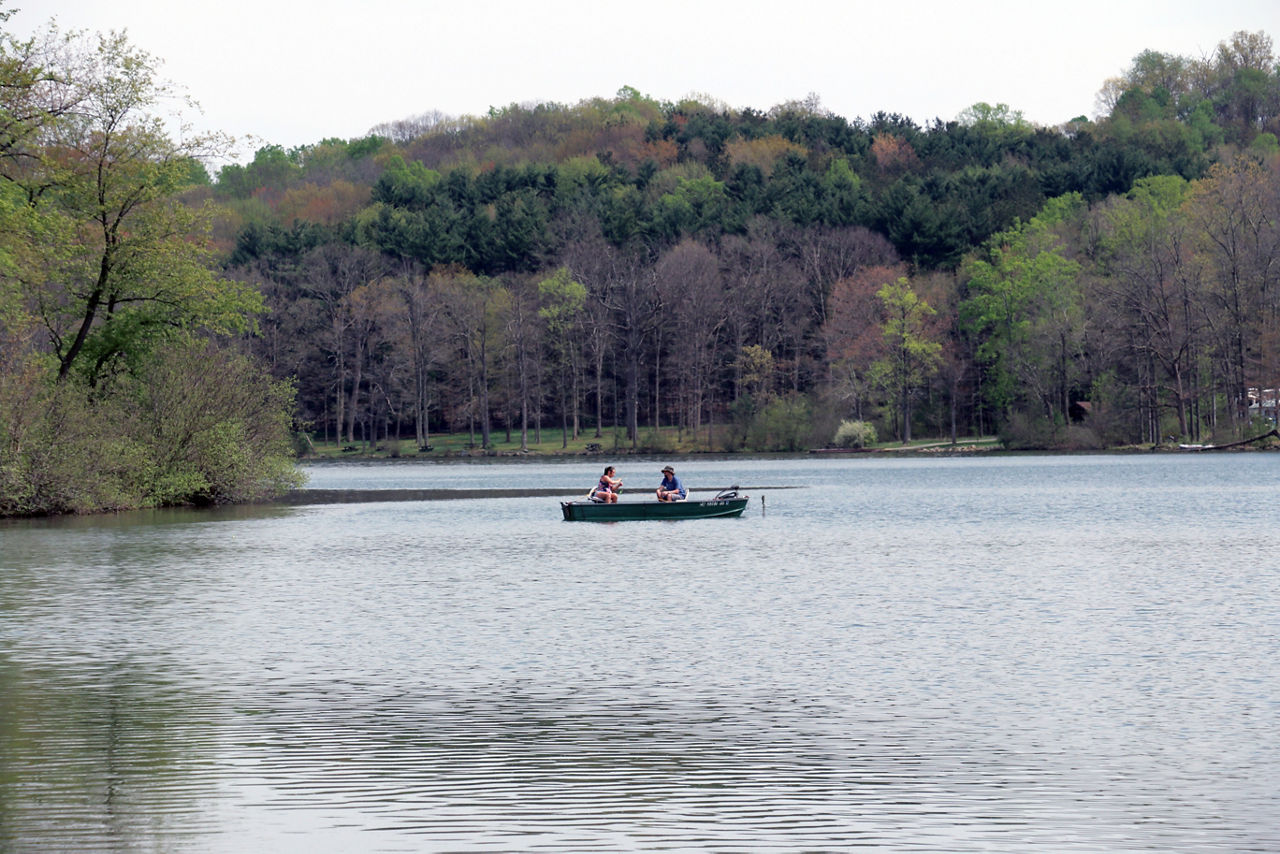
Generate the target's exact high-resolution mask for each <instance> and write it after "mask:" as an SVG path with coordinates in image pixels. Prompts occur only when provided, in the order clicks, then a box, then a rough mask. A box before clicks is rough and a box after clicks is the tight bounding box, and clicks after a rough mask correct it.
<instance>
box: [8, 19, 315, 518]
mask: <svg viewBox="0 0 1280 854" xmlns="http://www.w3.org/2000/svg"><path fill="white" fill-rule="evenodd" d="M55 36H56V33H54V32H53V31H52V30H51V33H50V38H51V39H52V40H53V41H54V42H56V43H57V44H58V49H57V50H55V51H52V52H50V53H49V54H48V55H47V56H45V59H47V60H48V61H50V62H52V63H54V66H52V67H50V68H37V67H36V66H34V65H32V64H30V63H31V62H32V58H33V57H34V56H35V53H33V52H32V51H29V50H25V48H24V50H23V51H20V52H18V53H14V52H12V51H13V48H14V45H13V43H12V42H10V41H9V40H8V39H6V38H4V37H3V36H0V73H3V74H4V78H3V79H0V119H2V120H3V122H4V129H5V130H4V134H3V136H0V178H3V179H4V180H2V181H0V515H29V514H40V513H67V512H90V511H101V510H115V509H122V508H130V507H139V506H146V505H158V504H168V503H178V502H191V501H199V502H217V501H229V500H242V499H245V498H251V497H257V496H261V495H264V494H269V493H271V492H273V491H276V490H278V489H281V488H283V487H285V486H287V485H288V484H289V483H291V482H292V481H293V475H292V465H291V461H290V457H289V445H288V426H289V423H288V422H289V416H288V413H289V411H290V409H291V405H292V392H291V389H290V388H289V387H288V386H287V385H281V384H280V383H278V382H276V381H274V380H272V379H270V378H269V377H267V376H266V375H265V373H264V372H263V371H261V370H260V369H258V368H256V367H254V366H253V364H252V363H250V362H249V361H248V360H247V359H246V358H245V357H243V356H239V355H237V354H234V353H232V352H231V351H229V350H224V349H222V348H220V347H218V346H216V345H214V344H212V343H210V342H211V340H212V339H213V338H214V337H217V336H231V335H241V334H244V333H247V332H251V331H253V330H254V329H255V328H256V327H255V322H256V318H257V315H258V314H259V313H261V312H262V310H263V301H262V296H261V294H260V293H259V292H258V291H257V290H255V289H253V288H250V287H248V286H247V285H244V284H241V283H238V282H235V281H231V280H228V279H225V278H224V277H222V276H221V275H219V274H218V273H217V272H215V269H214V267H215V265H214V259H213V256H212V254H211V250H210V245H209V244H210V227H211V211H210V210H209V209H208V208H201V207H196V206H192V205H191V204H188V203H186V202H184V201H183V199H182V198H181V195H182V194H183V193H185V191H187V190H189V189H191V188H192V187H193V185H199V184H201V183H207V175H206V174H205V173H204V171H203V167H202V166H200V164H199V161H198V160H197V159H196V155H197V154H198V153H209V152H214V153H216V152H217V151H218V150H219V146H220V145H221V143H222V142H223V140H222V138H221V137H220V136H218V135H213V136H204V137H195V138H191V139H188V140H186V141H184V142H182V143H175V142H174V141H172V140H171V139H169V137H168V136H167V135H166V133H165V129H164V128H165V126H164V122H163V121H162V120H161V119H160V118H158V117H157V116H156V115H155V112H154V111H155V109H156V107H157V105H158V104H159V103H161V102H166V101H167V100H168V99H169V98H170V97H171V95H172V92H171V91H170V89H169V87H168V86H167V85H165V84H163V83H161V82H159V81H158V80H157V79H156V78H155V77H154V69H155V67H156V61H155V60H154V58H153V57H151V56H149V55H148V54H146V53H145V52H142V51H139V50H137V49H135V48H133V47H131V46H130V45H129V44H128V42H127V41H126V39H125V37H124V36H123V35H122V34H117V33H113V34H111V35H109V36H100V37H98V38H97V39H96V40H92V41H89V40H85V39H84V38H83V37H80V36H73V37H69V38H67V39H65V40H58V39H56V38H54V37H55ZM28 47H29V46H28ZM29 75H30V76H29ZM34 79H39V81H40V85H38V86H37V85H33V84H32V82H31V81H32V80H34ZM15 107H22V108H23V109H22V110H21V114H19V112H18V111H16V110H15ZM27 107H34V108H33V109H27ZM278 159H279V158H278V157H277V153H276V152H265V153H264V154H263V157H262V160H263V162H264V163H265V162H274V161H275V160H278ZM162 398H163V400H164V405H158V402H159V401H160V400H161V399H162ZM184 425H185V432H184ZM282 439H283V441H282Z"/></svg>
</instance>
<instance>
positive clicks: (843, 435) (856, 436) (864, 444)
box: [831, 420, 876, 448]
mask: <svg viewBox="0 0 1280 854" xmlns="http://www.w3.org/2000/svg"><path fill="white" fill-rule="evenodd" d="M875 443H876V428H875V425H874V424H872V423H871V422H869V421H849V420H845V421H841V422H840V426H839V427H838V428H837V429H836V435H835V438H834V439H832V442H831V444H832V445H834V446H835V447H837V448H869V447H871V446H872V445H874V444H875Z"/></svg>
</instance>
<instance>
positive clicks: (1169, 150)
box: [0, 32, 1280, 512]
mask: <svg viewBox="0 0 1280 854" xmlns="http://www.w3.org/2000/svg"><path fill="white" fill-rule="evenodd" d="M51 38H52V37H51ZM51 44H52V42H49V41H47V42H45V43H43V44H37V43H34V42H33V43H27V44H22V43H17V42H15V41H14V40H12V39H7V40H6V42H5V44H4V52H3V59H4V62H5V65H4V68H3V74H4V76H5V80H6V84H7V85H6V86H5V87H3V89H2V90H0V91H2V92H3V98H4V99H5V100H4V103H3V104H0V164H2V165H3V176H2V177H3V178H4V179H5V180H4V182H3V187H2V189H3V193H4V195H3V197H2V206H0V216H3V218H4V220H5V222H4V225H5V228H4V229H3V233H4V235H5V236H4V238H3V241H4V243H3V245H0V287H2V290H0V331H2V332H3V334H4V336H5V340H4V348H3V356H0V383H2V385H0V398H2V400H0V402H2V403H3V405H4V408H3V412H4V413H5V415H4V417H3V419H2V420H3V423H2V424H0V453H3V454H4V457H3V459H0V477H3V478H4V482H3V483H0V493H2V494H3V495H5V496H6V497H7V496H12V495H19V496H25V497H20V498H19V499H18V500H13V499H7V503H6V504H5V505H4V507H3V508H0V510H3V512H28V511H32V510H40V509H41V508H43V509H45V510H48V509H52V510H65V509H77V508H81V507H89V506H101V507H109V506H124V505H138V504H163V503H171V502H174V501H187V500H215V501H216V500H237V499H238V498H240V497H243V496H247V495H251V494H256V493H259V492H261V491H262V490H268V491H269V490H270V489H274V488H279V486H280V485H281V484H282V483H284V479H283V478H284V475H283V474H282V468H281V466H280V460H281V459H282V458H283V455H284V453H285V452H284V450H282V449H284V448H285V439H286V438H287V437H286V435H285V434H286V429H287V426H288V425H287V423H285V422H286V420H287V417H292V419H293V428H294V429H295V430H296V431H298V432H299V433H300V434H302V433H305V434H309V437H310V439H309V441H314V442H325V441H327V442H330V443H340V444H341V445H345V446H363V447H365V448H371V447H375V446H377V445H379V444H380V443H384V442H387V440H389V439H398V438H401V437H413V438H415V439H416V443H417V446H418V447H419V448H421V449H424V452H425V449H427V448H429V447H430V446H431V444H432V436H433V435H436V434H438V433H440V432H449V433H459V432H460V433H465V434H468V435H469V436H470V437H471V443H472V444H473V445H474V447H476V448H488V447H490V446H491V445H492V444H493V442H494V436H495V434H497V433H502V434H503V435H504V436H507V437H512V436H514V437H515V438H514V439H513V441H515V442H518V444H519V445H520V446H521V447H526V446H528V445H529V444H530V443H534V442H540V441H541V438H542V436H541V434H542V431H544V430H551V431H555V433H556V435H558V436H560V437H561V441H562V443H563V444H565V445H567V444H568V442H569V441H570V439H572V438H576V437H580V436H583V435H590V436H595V437H599V436H602V435H604V432H605V431H610V435H622V436H625V440H624V441H623V442H622V443H621V448H622V449H632V450H644V449H647V448H652V449H659V448H661V447H663V446H662V445H661V441H663V440H660V439H659V436H660V435H670V433H671V431H672V430H674V431H675V432H676V435H677V436H678V437H679V439H680V442H681V444H682V446H684V447H691V448H694V449H697V450H714V451H724V450H728V451H733V450H760V451H765V450H800V449H805V448H810V447H816V446H825V445H828V444H831V443H832V442H833V441H835V437H836V436H837V434H838V433H839V434H840V435H841V436H842V437H843V438H842V440H841V441H859V442H861V441H867V439H868V437H870V436H872V435H876V436H879V437H881V438H897V439H900V440H903V441H906V440H909V439H911V438H913V437H919V436H934V437H939V438H948V437H950V438H952V439H954V437H956V436H959V435H982V434H991V433H998V434H999V435H1000V436H1001V438H1002V439H1003V440H1004V442H1005V444H1006V445H1007V446H1009V447H1028V448H1051V447H1077V448H1090V447H1103V446H1117V445H1131V444H1144V443H1158V442H1162V441H1168V440H1169V439H1170V438H1171V437H1172V438H1175V439H1177V440H1182V441H1207V440H1210V439H1221V438H1222V437H1228V436H1229V437H1233V438H1234V437H1240V436H1245V435H1248V434H1249V432H1250V431H1252V430H1254V429H1256V428H1257V426H1259V425H1256V424H1253V423H1251V421H1252V420H1254V419H1256V418H1259V417H1261V416H1264V415H1269V416H1272V417H1274V402H1270V403H1269V401H1270V398H1269V395H1271V396H1274V392H1268V391H1266V390H1267V389H1276V388H1280V375H1277V374H1280V339H1277V332H1276V330H1277V328H1280V327H1278V326H1277V324H1276V319H1277V318H1276V313H1277V311H1280V301H1278V296H1277V295H1278V294H1280V281H1278V277H1280V261H1277V260H1276V259H1277V258H1280V251H1278V250H1280V246H1278V245H1277V243H1278V242H1280V211H1278V210H1277V207H1278V205H1280V146H1278V145H1277V134H1280V71H1278V69H1277V59H1276V56H1275V54H1274V51H1273V46H1272V42H1271V39H1270V38H1269V37H1268V36H1267V35H1265V34H1263V33H1248V32H1239V33H1236V34H1234V35H1233V36H1231V38H1229V39H1227V40H1225V41H1223V42H1222V43H1221V44H1220V45H1219V46H1218V49H1217V50H1216V51H1215V52H1214V53H1213V54H1212V55H1210V56H1208V57H1204V58H1198V59H1197V58H1187V57H1179V56H1173V55H1167V54H1161V53H1156V52H1153V51H1145V52H1143V53H1141V54H1139V55H1138V56H1137V57H1136V58H1135V59H1134V60H1133V63H1132V65H1131V66H1130V68H1129V69H1127V70H1126V71H1125V72H1124V73H1123V74H1122V75H1120V76H1118V77H1117V78H1115V79H1113V80H1108V81H1103V82H1102V83H1101V91H1100V94H1099V105H1100V114H1099V115H1098V116H1097V117H1096V118H1095V119H1088V118H1086V117H1083V116H1081V117H1076V118H1074V119H1071V120H1069V121H1065V122H1064V123H1063V124H1062V125H1060V126H1057V127H1052V128H1046V127H1038V126H1034V125H1032V124H1031V123H1029V122H1027V121H1026V120H1025V119H1024V118H1023V116H1022V115H1021V113H1020V112H1018V111H1017V110H1016V109H1013V108H1011V107H1009V106H1007V105H1004V104H996V105H991V104H987V103H982V102H979V103H975V104H974V106H972V107H971V108H969V109H968V110H966V111H965V112H964V113H963V114H962V115H961V116H959V117H957V118H956V119H955V120H952V121H943V120H934V121H932V122H930V123H927V124H924V125H920V124H917V123H916V122H915V121H914V120H912V119H910V118H908V117H905V116H901V115H890V114H884V113H878V114H876V115H873V116H871V117H870V118H868V119H865V120H864V119H861V118H857V119H852V120H851V119H846V118H844V117H841V116H837V115H834V114H832V113H830V112H829V111H827V110H825V109H823V107H822V106H821V104H820V102H819V101H818V100H817V98H815V97H810V98H808V99H806V100H803V101H796V102H791V103H786V104H781V105H777V106H774V107H771V108H768V109H765V110H755V109H750V108H748V109H741V110H738V109H731V108H729V107H727V106H725V105H723V104H720V103H718V102H716V101H715V99H714V98H712V97H709V96H698V97H690V98H687V99H685V100H682V101H679V102H674V103H672V102H660V101H657V100H654V99H652V98H650V97H647V96H645V95H643V94H642V93H640V92H638V91H636V90H635V89H632V88H629V87H624V88H622V89H621V90H619V91H618V92H617V93H616V94H615V95H614V96H613V97H611V98H603V97H597V98H591V99H587V100H584V101H582V102H580V103H577V104H573V105H565V104H553V103H547V104H525V105H510V106H508V107H504V108H497V109H491V110H490V111H489V112H488V114H487V115H484V116H465V117H451V116H445V115H442V114H439V113H425V114H422V115H419V116H415V117H412V118H409V119H404V120H400V121H391V122H388V123H386V124H384V125H381V126H379V127H376V128H373V129H372V131H371V133H370V134H369V135H368V136H367V137H365V138H361V139H354V140H339V139H328V140H323V141H320V142H317V143H315V144H313V145H307V146H303V147H300V148H298V149H292V150H284V149H282V148H280V147H278V146H266V147H263V148H261V149H260V150H258V151H257V153H256V155H255V156H254V157H253V159H252V161H250V162H248V163H246V164H244V165H240V164H230V165H225V166H223V167H222V168H221V169H220V170H219V171H218V172H217V175H216V177H215V178H210V176H209V175H208V173H207V172H205V171H204V169H203V168H201V166H200V162H201V158H202V157H205V156H206V155H208V154H211V153H215V148H216V143H217V142H218V140H216V139H207V140H201V141H199V142H198V143H196V142H187V143H183V144H181V145H179V144H176V143H173V142H172V141H170V140H169V139H168V138H167V137H166V136H165V134H164V133H163V129H162V127H161V126H160V125H158V124H155V123H154V120H153V118H152V116H153V112H152V111H151V108H152V107H153V106H154V105H155V103H156V99H155V95H156V94H157V89H156V88H155V87H158V86H159V85H160V84H158V83H157V82H155V79H154V76H153V75H152V67H153V66H152V65H151V64H149V62H148V60H149V58H146V57H145V56H144V55H142V54H139V53H138V52H137V51H134V50H133V49H132V48H130V47H129V46H128V45H127V44H125V43H124V42H123V41H122V40H119V39H116V37H110V38H104V39H103V40H102V43H101V45H100V46H99V47H98V48H97V51H98V53H97V59H95V60H94V62H96V63H97V65H96V66H92V64H91V63H85V62H80V63H75V64H68V65H65V66H59V65H58V64H57V63H56V62H54V61H53V60H54V58H56V57H57V56H60V55H61V54H60V53H59V52H58V51H57V50H54V49H53V48H52V47H51ZM91 66H92V67H94V68H97V69H98V70H97V71H96V72H93V73H87V74H86V72H85V71H84V69H86V68H89V67H91ZM126 67H127V68H133V69H142V70H141V71H137V72H136V73H138V74H139V75H140V76H141V79H140V82H141V83H142V84H144V85H141V86H140V87H136V88H131V89H130V90H129V91H130V92H132V93H134V94H133V95H132V96H131V97H132V99H133V100H126V101H124V102H122V103H114V102H113V103H104V104H102V105H99V104H98V103H97V102H96V101H95V98H101V99H106V98H107V97H108V95H110V96H111V97H116V96H118V95H119V93H117V92H111V93H108V92H105V91H103V92H100V93H95V91H94V88H95V86H97V87H99V88H102V87H103V85H104V83H105V81H106V80H108V79H109V78H111V77H112V75H108V74H105V69H108V68H126ZM61 68H65V69H66V73H65V74H64V73H62V72H61V71H60V69H61ZM49 69H52V70H49ZM97 167H106V168H97ZM95 176H99V178H97V179H95ZM99 179H101V180H105V181H106V182H107V183H98V184H95V183H94V181H95V180H99ZM45 247H51V249H49V250H46V249H45ZM195 390H200V393H201V394H204V393H205V392H207V393H208V395H209V397H208V398H205V399H204V403H203V404H202V403H201V402H200V400H201V398H200V395H199V394H195V393H194V391H195ZM293 395H296V397H294V398H293V399H292V401H291V396H293ZM215 401H216V403H215ZM223 402H228V403H229V406H224V405H223ZM1268 406H1270V409H1268ZM290 407H291V408H290ZM286 411H288V412H291V416H284V415H282V414H281V413H283V412H286ZM211 413H217V414H216V415H215V414H211ZM202 419H203V420H202ZM660 430H661V431H665V432H661V433H660V432H659V431H660ZM855 435H856V436H857V437H859V438H857V439H856V440H853V439H849V437H851V436H855ZM106 448H110V452H109V453H106V454H105V456H106V457H109V458H110V459H112V460H122V461H129V460H132V461H135V462H136V464H137V470H136V471H134V470H132V469H131V470H130V472H128V473H123V472H122V473H118V474H113V475H111V477H109V478H107V481H108V484H107V485H104V486H102V488H101V493H100V494H96V495H94V496H89V497H79V496H72V495H70V494H69V493H67V490H69V489H70V487H69V486H65V485H64V486H60V487H55V486H52V485H50V486H42V487H38V488H36V490H35V492H34V493H33V492H32V491H31V489H30V488H28V487H25V486H21V484H25V483H28V482H34V483H44V481H42V480H41V478H42V477H44V478H52V480H50V481H49V482H50V483H53V482H55V481H58V478H59V477H62V478H64V479H65V478H67V477H68V476H69V475H67V474H66V472H71V471H73V470H75V469H76V468H77V466H79V465H83V464H84V461H85V460H86V459H88V456H90V455H92V456H96V457H97V458H99V459H101V458H103V457H104V453H103V449H106ZM77 461H79V462H77ZM124 465H125V464H124V462H122V463H121V466H124ZM60 471H62V472H63V474H61V475H59V474H58V472H60ZM59 482H60V481H59ZM23 490H26V491H25V492H24V491H23ZM59 490H62V491H61V492H60V491H59ZM64 493H66V494H65V495H64ZM36 494H39V495H41V496H43V497H42V498H40V499H37V498H36V497H35V495H36ZM51 496H52V497H51ZM59 496H62V497H59Z"/></svg>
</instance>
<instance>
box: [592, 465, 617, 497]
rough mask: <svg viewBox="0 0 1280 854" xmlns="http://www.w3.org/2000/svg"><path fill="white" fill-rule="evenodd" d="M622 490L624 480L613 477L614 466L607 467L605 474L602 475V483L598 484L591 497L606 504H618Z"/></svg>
mask: <svg viewBox="0 0 1280 854" xmlns="http://www.w3.org/2000/svg"><path fill="white" fill-rule="evenodd" d="M620 489H622V479H621V478H617V477H614V476H613V466H606V467H605V470H604V474H602V475H600V482H599V483H597V484H596V488H595V490H593V491H592V493H591V497H592V498H593V499H594V500H596V501H603V502H604V503H605V504H616V503H617V501H618V491H619V490H620Z"/></svg>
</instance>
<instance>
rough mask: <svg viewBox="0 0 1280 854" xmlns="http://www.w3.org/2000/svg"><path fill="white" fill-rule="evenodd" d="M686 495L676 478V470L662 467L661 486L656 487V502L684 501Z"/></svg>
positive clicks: (682, 485) (678, 479) (681, 484)
mask: <svg viewBox="0 0 1280 854" xmlns="http://www.w3.org/2000/svg"><path fill="white" fill-rule="evenodd" d="M688 494H689V493H688V491H687V490H686V489H685V488H684V484H683V483H681V482H680V478H678V477H676V470H675V469H673V468H672V467H671V466H665V467H663V469H662V485H661V486H659V487H658V500H659V501H684V499H685V497H686V496H688Z"/></svg>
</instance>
